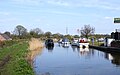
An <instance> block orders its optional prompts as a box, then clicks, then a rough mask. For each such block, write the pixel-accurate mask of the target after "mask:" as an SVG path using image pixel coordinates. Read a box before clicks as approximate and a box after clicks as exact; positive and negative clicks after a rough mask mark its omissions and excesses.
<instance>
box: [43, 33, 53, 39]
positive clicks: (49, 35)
mask: <svg viewBox="0 0 120 75" xmlns="http://www.w3.org/2000/svg"><path fill="white" fill-rule="evenodd" d="M44 35H45V36H46V37H47V38H50V37H51V35H52V33H51V32H46V33H45V34H44Z"/></svg>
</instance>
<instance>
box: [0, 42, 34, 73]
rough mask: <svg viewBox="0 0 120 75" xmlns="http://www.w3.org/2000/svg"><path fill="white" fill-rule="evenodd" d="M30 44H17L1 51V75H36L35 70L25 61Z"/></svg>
mask: <svg viewBox="0 0 120 75" xmlns="http://www.w3.org/2000/svg"><path fill="white" fill-rule="evenodd" d="M27 53H28V43H26V42H17V43H15V44H13V45H11V46H8V47H4V48H2V49H0V75H34V72H33V69H32V67H31V65H30V64H29V63H28V61H27V60H26V59H25V58H26V56H27Z"/></svg>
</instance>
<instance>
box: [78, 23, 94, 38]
mask: <svg viewBox="0 0 120 75" xmlns="http://www.w3.org/2000/svg"><path fill="white" fill-rule="evenodd" d="M80 32H81V36H82V37H85V38H88V36H89V35H91V34H94V32H95V28H93V27H91V26H90V25H84V27H82V28H81V31H80Z"/></svg>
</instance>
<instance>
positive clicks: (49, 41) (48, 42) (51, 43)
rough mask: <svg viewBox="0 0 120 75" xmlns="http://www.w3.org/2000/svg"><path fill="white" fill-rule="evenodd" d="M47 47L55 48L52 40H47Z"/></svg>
mask: <svg viewBox="0 0 120 75" xmlns="http://www.w3.org/2000/svg"><path fill="white" fill-rule="evenodd" d="M45 45H46V46H54V42H53V40H52V39H47V40H46V41H45Z"/></svg>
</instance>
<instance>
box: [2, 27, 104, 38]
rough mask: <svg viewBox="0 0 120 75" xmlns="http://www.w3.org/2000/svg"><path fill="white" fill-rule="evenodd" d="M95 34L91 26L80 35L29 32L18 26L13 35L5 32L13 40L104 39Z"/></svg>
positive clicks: (80, 32)
mask: <svg viewBox="0 0 120 75" xmlns="http://www.w3.org/2000/svg"><path fill="white" fill-rule="evenodd" d="M94 33H95V28H94V27H91V26H90V25H84V26H83V27H82V28H81V29H80V31H79V34H78V35H69V34H67V35H63V34H60V33H56V34H52V33H51V32H49V31H48V32H43V31H42V30H41V29H40V28H34V29H31V30H30V31H29V32H28V30H27V29H26V28H25V27H24V26H22V25H17V26H16V27H15V29H14V30H13V34H10V32H5V33H4V34H7V35H9V36H11V37H12V38H13V39H29V38H32V37H34V38H41V39H43V40H44V39H46V38H57V39H60V38H63V37H67V38H68V39H72V38H80V37H83V38H92V37H94V38H100V37H104V34H103V35H100V34H94Z"/></svg>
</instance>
